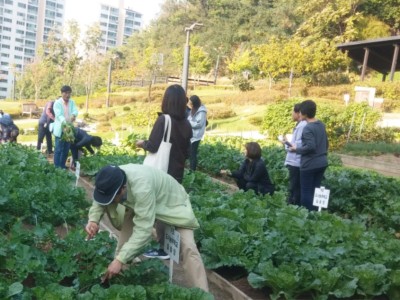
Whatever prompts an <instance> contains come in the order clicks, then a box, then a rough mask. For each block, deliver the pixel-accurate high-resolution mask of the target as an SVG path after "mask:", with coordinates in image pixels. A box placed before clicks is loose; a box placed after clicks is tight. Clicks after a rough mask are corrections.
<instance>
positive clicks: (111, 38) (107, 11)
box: [100, 0, 143, 52]
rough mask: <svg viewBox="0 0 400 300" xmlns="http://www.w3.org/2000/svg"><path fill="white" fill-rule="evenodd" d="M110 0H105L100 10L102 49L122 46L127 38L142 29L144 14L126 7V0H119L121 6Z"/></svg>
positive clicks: (104, 50) (103, 50)
mask: <svg viewBox="0 0 400 300" xmlns="http://www.w3.org/2000/svg"><path fill="white" fill-rule="evenodd" d="M109 3H110V1H108V2H106V0H104V1H103V3H102V4H101V10H100V28H101V31H102V38H101V45H100V48H101V51H102V52H106V51H107V50H109V49H110V48H113V47H115V46H120V45H122V44H123V43H124V41H125V40H126V38H128V37H130V36H131V35H132V34H133V33H134V32H137V31H139V30H140V28H141V26H142V23H143V21H142V14H141V13H138V12H136V11H134V10H132V9H130V8H127V7H125V2H124V0H119V6H118V7H116V6H111V5H109Z"/></svg>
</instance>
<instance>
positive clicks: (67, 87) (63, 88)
mask: <svg viewBox="0 0 400 300" xmlns="http://www.w3.org/2000/svg"><path fill="white" fill-rule="evenodd" d="M68 92H70V93H71V92H72V89H71V87H70V86H69V85H64V86H63V87H62V88H61V93H68Z"/></svg>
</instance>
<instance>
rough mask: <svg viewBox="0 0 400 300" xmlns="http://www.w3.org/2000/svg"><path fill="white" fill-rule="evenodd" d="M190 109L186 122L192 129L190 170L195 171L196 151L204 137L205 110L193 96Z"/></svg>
mask: <svg viewBox="0 0 400 300" xmlns="http://www.w3.org/2000/svg"><path fill="white" fill-rule="evenodd" d="M190 103H191V106H192V109H191V111H190V114H189V116H188V120H189V122H190V125H191V126H192V129H193V137H192V138H191V139H190V142H191V147H190V170H192V171H196V168H197V151H198V149H199V145H200V141H201V139H202V138H203V136H204V133H205V131H206V125H207V109H206V107H205V106H204V105H203V104H201V100H200V98H199V97H198V96H196V95H193V96H191V97H190Z"/></svg>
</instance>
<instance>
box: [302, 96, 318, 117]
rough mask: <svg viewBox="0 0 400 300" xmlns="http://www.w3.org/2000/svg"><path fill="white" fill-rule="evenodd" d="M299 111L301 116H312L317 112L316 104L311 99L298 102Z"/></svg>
mask: <svg viewBox="0 0 400 300" xmlns="http://www.w3.org/2000/svg"><path fill="white" fill-rule="evenodd" d="M300 112H301V114H302V115H303V116H307V117H308V118H314V117H315V114H316V113H317V104H316V103H315V102H314V101H312V100H305V101H303V102H301V104H300Z"/></svg>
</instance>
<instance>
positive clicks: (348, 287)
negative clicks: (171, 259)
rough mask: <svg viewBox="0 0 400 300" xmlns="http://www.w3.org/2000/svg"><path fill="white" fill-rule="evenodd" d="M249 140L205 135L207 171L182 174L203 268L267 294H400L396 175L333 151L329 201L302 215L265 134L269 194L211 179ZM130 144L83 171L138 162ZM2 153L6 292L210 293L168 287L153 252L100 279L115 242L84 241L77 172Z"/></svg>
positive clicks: (90, 161)
mask: <svg viewBox="0 0 400 300" xmlns="http://www.w3.org/2000/svg"><path fill="white" fill-rule="evenodd" d="M136 138H137V137H136V136H131V137H130V140H134V139H136ZM245 142H246V141H245V140H243V139H241V138H207V139H206V140H205V141H204V142H203V143H202V144H201V145H200V148H199V168H200V169H201V171H202V172H195V173H187V174H186V176H185V179H184V186H185V188H186V190H187V191H188V192H189V193H190V195H191V201H192V205H193V208H194V210H195V213H196V216H197V218H198V219H199V222H200V224H201V227H200V229H199V230H197V231H196V240H197V242H198V244H199V247H200V252H201V253H202V256H203V259H204V263H205V265H206V267H207V268H209V269H215V270H219V269H221V268H232V270H233V269H234V270H236V271H238V270H239V271H240V273H241V275H243V276H246V277H247V279H248V281H249V283H250V284H251V285H252V286H253V287H254V288H257V289H263V291H265V297H266V298H268V297H270V299H296V298H299V297H303V298H307V299H342V298H350V299H360V298H363V299H372V298H374V297H375V296H381V297H383V298H387V299H398V298H400V259H399V258H398V255H397V254H398V253H400V241H399V240H398V239H397V238H396V233H397V232H399V231H400V193H399V186H400V181H399V180H397V179H394V178H389V177H384V176H381V175H378V174H376V173H374V172H370V171H363V170H361V171H360V170H353V169H348V168H345V167H343V166H341V162H340V159H339V158H338V157H336V156H334V155H329V160H330V167H329V168H328V170H327V172H326V173H325V177H326V178H325V180H324V186H325V187H327V188H329V189H330V190H331V197H330V204H329V209H328V210H327V211H323V212H321V213H318V212H308V211H307V210H305V209H303V208H299V207H297V206H292V205H287V204H286V189H287V180H288V174H287V170H286V169H285V167H284V165H283V162H284V157H285V152H284V150H283V149H282V148H281V147H277V146H275V145H273V144H271V143H268V142H264V143H263V144H262V146H263V157H264V159H265V161H266V164H267V168H268V170H269V173H270V176H271V177H272V179H273V181H274V183H275V185H276V187H277V191H276V193H275V194H274V196H272V197H271V196H265V197H261V196H257V195H255V194H254V193H252V192H246V193H244V192H241V191H237V192H232V191H231V189H229V188H227V187H226V186H225V185H222V184H218V183H215V181H213V180H212V179H211V178H210V175H211V176H213V177H215V176H217V175H216V174H217V173H218V171H219V170H220V169H225V168H226V169H232V170H233V169H235V168H237V167H238V165H239V163H240V162H241V161H242V159H243V157H242V155H241V148H242V146H243V145H244V143H245ZM130 145H132V143H130V141H129V140H128V141H127V142H126V145H125V147H119V148H116V147H108V146H106V147H103V148H102V151H101V153H99V154H98V155H96V156H90V157H84V158H82V159H81V170H82V172H83V173H84V174H85V175H87V176H93V175H94V174H95V173H96V172H97V170H99V169H100V168H101V167H103V166H105V165H107V164H110V163H114V164H125V163H141V162H142V160H143V156H142V155H140V154H142V153H139V152H136V150H135V149H134V148H133V147H131V146H130ZM0 152H1V155H0V160H1V161H2V162H1V165H2V166H4V167H2V168H3V170H4V171H3V172H2V173H1V175H0V178H1V181H0V184H1V185H2V186H1V194H0V207H1V219H0V220H1V223H0V225H1V229H2V231H1V235H0V239H1V241H2V243H1V246H0V269H1V270H2V272H1V274H0V297H1V298H7V297H9V298H12V297H14V298H15V299H19V298H20V299H52V297H53V299H76V298H77V299H115V298H117V297H119V298H118V299H132V295H134V297H133V298H134V299H212V296H210V295H209V294H206V293H203V292H201V291H200V290H198V289H189V290H188V289H183V288H179V287H177V286H174V285H169V284H167V283H166V281H167V275H166V273H165V267H164V266H163V265H162V264H160V263H158V262H157V261H145V262H143V263H142V264H140V265H139V266H137V265H135V266H134V267H132V268H130V269H128V270H126V271H125V272H124V275H123V276H121V277H117V278H115V281H113V282H111V283H110V285H109V286H102V285H100V284H99V276H100V274H101V273H102V272H103V271H104V270H105V269H106V266H107V263H108V262H109V261H110V260H111V258H112V254H113V249H114V244H113V243H114V241H113V240H111V239H110V238H109V236H108V234H106V233H102V234H101V235H99V237H98V238H97V237H96V239H95V240H93V241H89V242H84V238H85V235H84V233H83V230H82V226H81V225H82V224H83V222H84V218H85V217H86V211H85V210H86V208H87V207H88V202H86V201H85V199H84V196H83V192H82V191H81V190H80V189H76V188H71V187H72V186H73V182H74V178H73V177H72V176H71V175H70V174H66V173H65V171H61V170H57V169H54V167H53V166H52V165H50V164H48V163H47V161H46V160H45V159H44V158H42V157H38V155H37V152H35V151H33V150H30V149H28V148H26V147H21V146H15V145H3V146H1V147H0ZM66 224H68V225H69V226H68V228H69V232H68V234H67V235H66V236H65V237H59V236H57V235H56V233H55V230H54V227H55V226H60V225H64V226H67V225H66ZM71 225H72V226H71ZM127 295H130V296H129V297H130V298H129V297H128V296H127ZM161 295H162V296H161ZM183 295H185V296H183ZM107 297H108V298H107Z"/></svg>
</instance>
